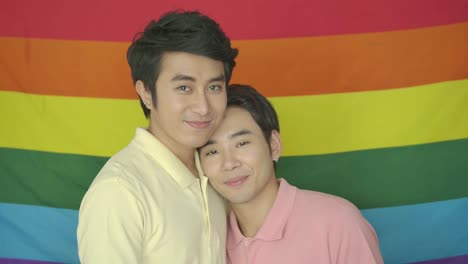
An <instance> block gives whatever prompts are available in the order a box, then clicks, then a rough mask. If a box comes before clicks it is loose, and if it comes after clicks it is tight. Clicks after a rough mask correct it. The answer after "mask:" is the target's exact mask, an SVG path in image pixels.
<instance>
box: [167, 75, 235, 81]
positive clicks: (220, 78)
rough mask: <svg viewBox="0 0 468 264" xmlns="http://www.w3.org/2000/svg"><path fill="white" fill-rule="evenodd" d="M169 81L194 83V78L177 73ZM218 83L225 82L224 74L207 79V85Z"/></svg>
mask: <svg viewBox="0 0 468 264" xmlns="http://www.w3.org/2000/svg"><path fill="white" fill-rule="evenodd" d="M171 81H191V82H195V78H194V77H192V76H190V75H186V74H182V73H178V74H176V75H175V76H174V77H172V79H171ZM220 81H223V82H225V81H226V78H225V77H224V74H220V75H219V76H216V77H214V78H211V79H209V80H208V83H212V82H220Z"/></svg>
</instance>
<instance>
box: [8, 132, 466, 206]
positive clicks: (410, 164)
mask: <svg viewBox="0 0 468 264" xmlns="http://www.w3.org/2000/svg"><path fill="white" fill-rule="evenodd" d="M106 160H107V158H101V157H91V156H82V155H70V154H56V153H46V152H38V151H29V150H18V149H7V148H0V176H1V182H0V202H8V203H22V204H33V205H44V206H51V207H59V208H70V209H78V208H79V204H80V201H81V198H82V197H83V195H84V193H85V192H86V190H87V188H88V186H89V184H90V183H91V181H92V179H93V178H94V176H95V175H96V174H97V173H98V172H99V170H100V168H101V167H102V166H103V165H104V163H105V162H106ZM278 175H279V176H280V177H284V178H286V179H288V181H289V182H291V183H292V184H295V185H297V186H299V187H301V188H304V189H311V190H317V191H322V192H327V193H332V194H335V195H339V196H342V197H345V198H347V199H349V200H350V201H352V202H353V203H355V204H356V205H357V206H358V207H360V208H362V209H364V208H376V207H386V206H396V205H405V204H414V203H422V202H431V201H438V200H446V199H453V198H461V197H467V196H468V188H467V187H466V186H468V139H461V140H455V141H448V142H440V143H433V144H425V145H417V146H409V147H398V148H387V149H377V150H366V151H355V152H347V153H339V154H328V155H318V156H298V157H284V158H281V159H280V161H279V163H278Z"/></svg>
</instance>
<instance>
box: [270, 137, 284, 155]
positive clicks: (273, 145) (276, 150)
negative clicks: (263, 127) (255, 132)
mask: <svg viewBox="0 0 468 264" xmlns="http://www.w3.org/2000/svg"><path fill="white" fill-rule="evenodd" d="M270 149H271V158H272V159H273V160H275V161H276V160H278V159H279V157H280V155H281V150H282V149H283V145H282V144H281V136H280V134H279V132H278V131H276V130H273V131H271V138H270Z"/></svg>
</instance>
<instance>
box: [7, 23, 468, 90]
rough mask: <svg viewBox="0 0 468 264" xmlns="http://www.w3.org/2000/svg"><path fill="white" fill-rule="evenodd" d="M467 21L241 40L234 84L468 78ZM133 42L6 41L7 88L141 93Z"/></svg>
mask: <svg viewBox="0 0 468 264" xmlns="http://www.w3.org/2000/svg"><path fill="white" fill-rule="evenodd" d="M466 32H468V23H462V24H455V25H449V26H440V27H432V28H424V29H416V30H405V31H394V32H384V33H372V34H353V35H341V36H332V37H311V38H296V39H294V38H291V39H274V40H245V41H235V42H234V46H235V47H238V48H239V49H240V55H239V59H238V67H236V69H235V73H234V77H233V82H242V83H250V84H252V85H254V86H255V87H257V88H259V89H260V90H262V91H263V92H264V94H265V95H267V96H291V95H306V94H323V93H339V92H352V91H365V90H380V89H391V88H398V87H407V86H415V85H422V84H428V83H434V82H441V81H447V80H458V79H466V78H468V70H467V69H468V60H465V59H461V58H468V48H467V47H468V34H464V33H466ZM127 46H128V43H115V42H95V41H92V42H91V41H66V40H39V39H23V38H1V39H0V50H2V51H3V52H2V54H1V55H0V56H1V61H2V62H3V64H2V65H1V66H0V67H2V68H4V70H3V72H5V73H4V74H6V76H1V78H0V89H1V90H16V91H24V92H30V93H38V94H49V95H66V96H84V97H107V98H136V94H135V92H134V90H133V86H132V83H131V78H130V70H129V68H128V66H127V64H126V59H125V52H126V49H127Z"/></svg>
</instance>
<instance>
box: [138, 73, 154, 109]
mask: <svg viewBox="0 0 468 264" xmlns="http://www.w3.org/2000/svg"><path fill="white" fill-rule="evenodd" d="M135 90H136V92H137V93H138V95H139V96H140V98H141V100H142V101H143V103H144V104H145V106H146V108H148V109H150V110H151V108H152V107H153V101H152V100H153V99H152V97H151V93H150V92H149V91H147V90H146V88H145V85H144V84H143V82H142V81H140V80H138V81H137V82H136V83H135Z"/></svg>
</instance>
